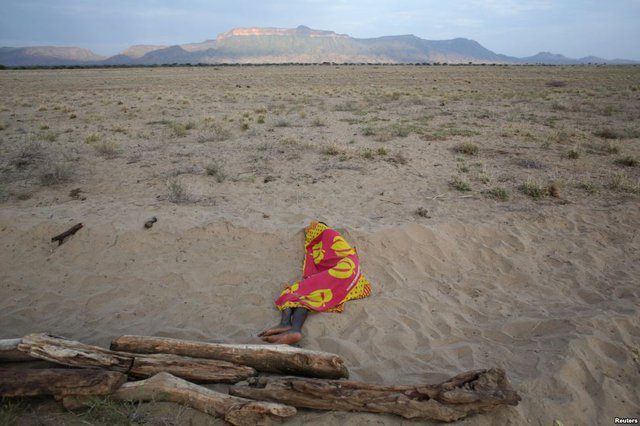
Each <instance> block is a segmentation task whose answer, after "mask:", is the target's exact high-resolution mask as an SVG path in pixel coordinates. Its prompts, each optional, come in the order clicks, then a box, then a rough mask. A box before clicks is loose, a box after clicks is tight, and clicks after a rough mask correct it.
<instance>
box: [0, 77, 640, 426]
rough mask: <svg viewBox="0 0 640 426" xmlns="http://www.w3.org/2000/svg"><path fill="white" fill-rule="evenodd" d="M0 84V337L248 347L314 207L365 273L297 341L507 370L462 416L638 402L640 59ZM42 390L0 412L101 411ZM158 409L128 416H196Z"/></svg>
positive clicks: (572, 416)
mask: <svg viewBox="0 0 640 426" xmlns="http://www.w3.org/2000/svg"><path fill="white" fill-rule="evenodd" d="M0 92H1V93H2V98H1V99H0V200H1V202H0V324H1V327H0V330H1V331H0V338H16V337H21V336H23V335H25V334H29V333H33V332H51V333H53V334H56V335H61V336H65V337H69V338H72V339H75V340H81V341H83V342H85V343H92V344H99V345H104V346H108V343H109V342H110V340H111V339H112V338H115V337H117V336H119V335H121V334H142V335H159V336H170V337H177V338H186V339H195V340H208V341H221V342H228V343H259V342H260V340H259V339H258V338H257V337H256V334H257V333H258V332H259V331H260V330H262V329H263V328H264V327H266V326H269V325H273V324H275V323H276V322H277V318H278V315H277V311H276V309H275V306H274V305H273V299H274V298H275V297H276V296H277V294H278V293H279V291H280V289H281V288H282V286H283V284H284V283H287V282H291V281H293V280H295V279H297V278H298V277H299V276H300V273H301V271H300V268H301V261H302V253H303V251H302V242H303V232H302V228H303V226H305V225H306V224H307V223H308V222H309V221H310V220H313V219H319V220H324V221H325V222H327V223H328V224H330V225H332V226H335V227H337V228H338V229H339V230H341V231H343V232H344V234H345V235H346V237H347V239H348V240H349V241H350V242H351V243H352V244H354V245H355V246H357V248H358V252H359V254H360V258H361V261H362V267H363V271H364V273H365V275H366V276H367V277H368V279H369V281H370V282H371V283H372V287H373V294H372V296H371V297H370V298H368V299H364V300H359V301H353V302H349V303H348V304H347V306H346V309H345V312H344V313H342V314H319V315H312V316H311V317H310V318H309V320H308V321H307V324H306V325H305V329H304V331H305V339H304V340H303V341H302V342H301V343H300V346H302V347H305V348H310V349H317V350H324V351H329V352H335V353H337V354H339V355H341V356H343V357H344V358H345V360H346V362H347V365H348V366H349V368H350V372H351V378H353V379H356V380H365V381H369V382H380V383H388V384H392V383H408V384H417V383H430V382H437V381H439V380H442V379H445V378H448V377H450V376H452V375H454V374H457V373H460V372H462V371H466V370H470V369H479V368H490V367H494V366H497V367H502V368H504V369H505V370H506V371H507V373H508V376H509V378H510V379H511V381H512V384H513V386H514V387H515V388H516V389H517V390H518V391H519V392H520V394H521V396H522V402H521V403H520V405H519V406H518V407H509V408H503V409H500V410H497V411H495V412H493V413H490V414H485V415H478V416H474V417H471V418H469V419H467V420H465V421H462V422H460V423H459V424H466V425H472V424H473V425H494V424H505V425H508V424H510V425H520V424H534V425H538V424H539V425H552V424H553V422H554V420H556V419H557V420H560V421H561V422H562V423H563V424H564V425H566V426H570V425H602V424H613V418H614V417H616V416H617V417H634V416H635V417H637V416H638V415H639V413H640V307H639V305H640V303H639V298H640V284H639V283H640V279H639V277H640V165H639V162H640V144H639V142H640V67H634V66H620V67H613V66H611V67H599V66H583V67H537V66H373V65H369V66H342V65H340V66H335V65H326V66H260V67H251V66H244V67H241V66H233V67H204V68H198V67H176V68H139V69H86V70H28V71H25V70H20V71H18V70H15V71H11V70H5V71H0ZM152 216H155V217H157V218H158V222H157V223H156V224H155V225H154V226H153V227H152V228H151V229H148V230H147V229H145V228H144V227H143V223H144V222H145V221H146V220H147V219H149V218H150V217H152ZM78 222H82V223H83V224H84V228H83V229H81V230H80V231H79V232H78V233H77V234H76V235H75V236H73V237H70V238H69V239H68V240H67V241H66V242H65V243H64V244H62V245H60V246H58V245H57V244H55V243H52V242H51V241H50V240H51V237H52V236H54V235H56V234H59V233H60V232H62V231H64V230H66V229H67V228H69V227H71V226H72V225H74V224H76V223H78ZM165 405H166V404H165ZM56 407H57V405H55V404H54V403H53V402H46V401H44V402H40V403H39V404H26V405H20V406H19V407H13V408H12V409H11V410H13V411H11V412H9V411H10V410H8V409H7V410H5V412H4V414H3V415H7V416H10V415H12V416H17V417H18V421H19V422H21V423H23V424H31V423H33V422H40V423H39V424H61V423H63V424H74V423H77V424H86V423H82V422H85V421H96V422H99V419H98V420H95V419H93V420H88V418H87V417H86V415H85V414H78V415H74V414H66V413H64V412H62V410H61V409H58V408H56ZM156 408H157V409H156ZM162 408H163V404H153V406H152V408H151V409H148V406H147V408H145V407H128V410H129V411H127V412H126V413H125V418H126V416H129V419H131V418H133V417H135V418H133V421H134V422H137V423H141V424H159V423H157V422H158V421H159V420H158V419H160V420H161V421H164V422H165V423H164V424H185V423H186V424H188V423H189V422H191V423H192V424H207V423H208V422H209V421H210V420H211V418H209V417H208V416H205V415H202V414H199V413H197V412H194V411H193V410H183V409H180V410H173V409H171V408H169V409H167V408H166V406H165V407H164V409H162ZM134 414H135V416H134ZM154 421H155V422H156V423H153V422H154ZM211 421H212V420H211ZM218 421H219V420H218ZM303 423H304V424H317V425H324V424H351V425H360V424H388V425H391V424H399V423H402V424H417V423H419V422H415V421H406V420H404V421H402V419H401V418H399V417H392V416H383V415H375V414H353V413H326V412H314V411H305V410H301V411H300V413H299V414H298V415H297V416H296V417H295V419H294V420H293V421H291V424H303ZM424 424H429V423H428V422H424Z"/></svg>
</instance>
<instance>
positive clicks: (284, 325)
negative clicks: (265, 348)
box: [258, 308, 293, 337]
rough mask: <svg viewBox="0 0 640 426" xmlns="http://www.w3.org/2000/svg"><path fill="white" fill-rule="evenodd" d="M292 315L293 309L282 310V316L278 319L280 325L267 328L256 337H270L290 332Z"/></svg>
mask: <svg viewBox="0 0 640 426" xmlns="http://www.w3.org/2000/svg"><path fill="white" fill-rule="evenodd" d="M292 314H293V308H286V309H283V310H282V316H281V318H280V324H278V325H276V326H275V327H271V328H268V329H266V330H264V331H262V332H261V333H259V334H258V337H264V336H271V335H273V334H280V333H284V332H285V331H289V330H291V316H292Z"/></svg>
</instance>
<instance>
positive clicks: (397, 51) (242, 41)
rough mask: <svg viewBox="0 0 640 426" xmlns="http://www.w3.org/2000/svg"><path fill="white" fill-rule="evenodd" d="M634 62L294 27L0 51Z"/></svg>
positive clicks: (83, 59)
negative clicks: (120, 44)
mask: <svg viewBox="0 0 640 426" xmlns="http://www.w3.org/2000/svg"><path fill="white" fill-rule="evenodd" d="M323 62H336V63H450V64H467V63H486V64H523V63H533V64H537V63H540V64H581V63H633V61H624V60H612V61H609V60H605V59H602V58H596V57H592V56H590V57H587V58H582V59H570V58H567V57H565V56H563V55H558V54H552V53H548V52H541V53H539V54H537V55H535V56H531V57H527V58H516V57H511V56H506V55H500V54H497V53H495V52H492V51H491V50H489V49H487V48H485V47H483V46H482V45H480V44H479V43H478V42H476V41H474V40H469V39H465V38H455V39H452V40H424V39H421V38H419V37H416V36H414V35H400V36H386V37H378V38H368V39H358V38H353V37H349V36H348V35H346V34H337V33H335V32H333V31H323V30H314V29H311V28H308V27H305V26H299V27H297V28H235V29H232V30H230V31H228V32H224V33H222V34H219V35H218V37H217V38H216V39H215V40H207V41H204V42H201V43H190V44H183V45H175V46H155V45H136V46H131V47H130V48H128V49H126V50H124V51H123V52H121V53H120V54H118V55H115V56H112V57H109V58H105V57H101V56H99V55H96V54H94V53H93V52H91V51H88V50H85V49H79V48H68V47H24V48H0V64H2V65H5V66H10V67H17V66H35V65H44V66H53V65H118V64H122V65H154V64H187V63H190V64H198V63H207V64H222V63H240V64H242V63H323Z"/></svg>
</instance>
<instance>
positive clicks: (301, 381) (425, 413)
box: [229, 369, 520, 422]
mask: <svg viewBox="0 0 640 426" xmlns="http://www.w3.org/2000/svg"><path fill="white" fill-rule="evenodd" d="M229 393H230V394H232V395H236V396H241V397H245V398H251V399H259V400H267V401H275V402H281V403H284V404H288V405H293V406H294V407H303V408H315V409H319V410H340V411H368V412H373V413H392V414H397V415H399V416H402V417H405V418H428V419H432V420H439V421H445V422H451V421H455V420H459V419H462V418H464V417H466V416H468V415H470V414H473V413H484V412H487V411H490V410H492V409H494V408H496V407H498V406H500V405H518V401H520V396H519V395H518V394H517V392H515V391H514V390H513V388H512V387H511V385H510V384H509V381H508V380H507V377H506V374H505V372H504V370H501V369H491V370H478V371H470V372H467V373H463V374H460V375H458V376H455V377H453V378H451V379H449V380H447V381H446V382H443V383H440V384H437V385H418V386H386V385H374V384H368V383H361V382H355V381H347V380H322V379H308V378H301V377H255V378H251V379H249V380H248V381H247V382H246V383H239V384H236V385H234V386H232V387H231V388H230V389H229Z"/></svg>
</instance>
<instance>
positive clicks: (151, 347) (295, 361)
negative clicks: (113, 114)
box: [111, 336, 349, 379]
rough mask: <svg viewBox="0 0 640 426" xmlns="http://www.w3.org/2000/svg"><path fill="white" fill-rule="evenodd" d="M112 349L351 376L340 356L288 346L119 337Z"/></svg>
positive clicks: (290, 371) (266, 369)
mask: <svg viewBox="0 0 640 426" xmlns="http://www.w3.org/2000/svg"><path fill="white" fill-rule="evenodd" d="M111 349H112V350H117V351H126V352H135V353H170V354H176V355H184V356H190V357H195V358H208V359H218V360H224V361H228V362H233V363H236V364H242V365H248V366H250V367H253V368H255V369H256V370H258V371H263V372H268V373H280V374H292V375H297V376H306V377H319V378H324V379H340V378H346V377H349V371H348V370H347V367H346V366H345V364H344V361H343V359H342V358H340V357H339V356H338V355H335V354H331V353H327V352H319V351H310V350H307V349H301V348H295V347H292V346H289V345H231V344H222V343H203V342H194V341H190V340H180V339H171V338H165V337H147V336H120V337H118V338H117V339H115V340H113V341H112V342H111Z"/></svg>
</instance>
